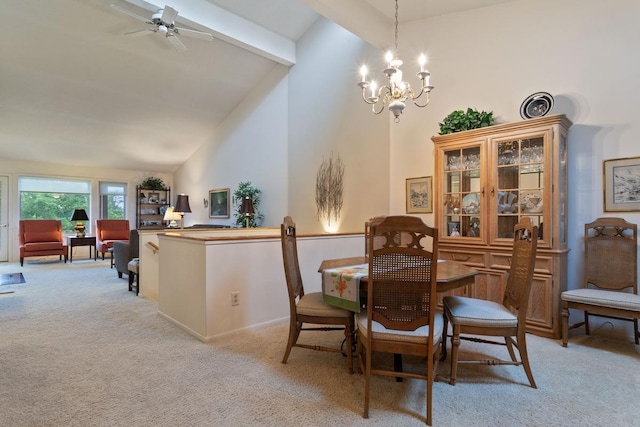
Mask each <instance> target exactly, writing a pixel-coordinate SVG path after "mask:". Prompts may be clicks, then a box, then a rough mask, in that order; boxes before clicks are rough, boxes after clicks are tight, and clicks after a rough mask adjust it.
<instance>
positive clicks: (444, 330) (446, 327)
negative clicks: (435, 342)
mask: <svg viewBox="0 0 640 427" xmlns="http://www.w3.org/2000/svg"><path fill="white" fill-rule="evenodd" d="M443 317H444V322H443V323H444V324H443V325H442V337H441V339H440V341H441V346H442V349H441V351H440V352H441V356H440V361H441V362H444V361H445V360H447V331H448V330H449V318H448V317H447V316H443Z"/></svg>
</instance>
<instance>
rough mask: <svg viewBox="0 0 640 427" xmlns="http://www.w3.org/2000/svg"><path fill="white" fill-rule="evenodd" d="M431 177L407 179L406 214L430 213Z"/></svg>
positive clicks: (431, 205)
mask: <svg viewBox="0 0 640 427" xmlns="http://www.w3.org/2000/svg"><path fill="white" fill-rule="evenodd" d="M432 212H433V191H432V189H431V177H430V176H422V177H419V178H407V213H432Z"/></svg>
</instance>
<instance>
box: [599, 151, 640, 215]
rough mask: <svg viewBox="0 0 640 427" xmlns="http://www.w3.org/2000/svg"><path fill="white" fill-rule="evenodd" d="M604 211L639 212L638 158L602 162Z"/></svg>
mask: <svg viewBox="0 0 640 427" xmlns="http://www.w3.org/2000/svg"><path fill="white" fill-rule="evenodd" d="M603 169H604V182H603V183H602V184H603V186H604V211H605V212H631V211H640V157H628V158H625V159H610V160H605V161H604V168H603Z"/></svg>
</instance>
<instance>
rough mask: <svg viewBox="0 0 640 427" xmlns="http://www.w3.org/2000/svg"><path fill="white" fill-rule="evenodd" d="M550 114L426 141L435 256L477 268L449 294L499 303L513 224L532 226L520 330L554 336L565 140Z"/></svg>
mask: <svg viewBox="0 0 640 427" xmlns="http://www.w3.org/2000/svg"><path fill="white" fill-rule="evenodd" d="M570 126H571V122H570V121H569V120H568V119H567V118H566V117H565V116H564V115H553V116H546V117H540V118H535V119H529V120H524V121H521V122H515V123H506V124H500V125H495V126H490V127H485V128H480V129H474V130H470V131H464V132H458V133H454V134H449V135H438V136H434V137H433V138H432V141H433V142H434V148H435V171H436V172H435V187H434V188H435V190H434V200H435V202H434V215H435V222H436V226H437V227H438V229H439V230H441V233H440V240H439V252H440V256H439V258H441V259H447V260H456V261H460V262H463V263H464V264H466V265H469V266H471V267H474V268H476V269H478V270H479V271H480V274H478V276H476V281H475V284H474V285H472V286H470V287H469V288H467V289H462V290H459V291H457V293H458V294H466V295H469V296H472V297H476V298H484V299H489V300H492V301H496V302H502V295H503V292H504V287H505V285H506V273H507V272H508V270H509V262H510V256H511V247H512V243H513V227H514V226H515V224H516V223H517V222H518V221H519V219H520V218H521V217H523V216H528V217H530V218H532V220H533V222H534V223H535V224H536V225H537V226H538V252H537V259H536V269H535V275H534V283H533V288H532V290H531V295H530V299H529V307H528V311H527V331H528V332H531V333H534V334H536V335H541V336H547V337H553V338H559V337H560V294H561V292H562V291H563V290H564V289H565V287H566V274H567V253H568V251H569V249H568V248H567V136H568V132H569V128H570Z"/></svg>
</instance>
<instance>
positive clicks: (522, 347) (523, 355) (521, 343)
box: [518, 332, 538, 388]
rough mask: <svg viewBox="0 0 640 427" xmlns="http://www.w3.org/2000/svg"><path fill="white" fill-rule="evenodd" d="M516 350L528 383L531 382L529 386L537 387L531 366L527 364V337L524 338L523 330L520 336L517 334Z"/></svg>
mask: <svg viewBox="0 0 640 427" xmlns="http://www.w3.org/2000/svg"><path fill="white" fill-rule="evenodd" d="M518 351H519V352H520V360H521V361H522V367H523V368H524V372H525V374H527V378H528V379H529V384H531V388H538V386H537V385H536V382H535V381H534V379H533V373H532V372H531V366H530V365H529V355H528V354H527V339H526V333H525V332H522V336H518Z"/></svg>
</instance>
